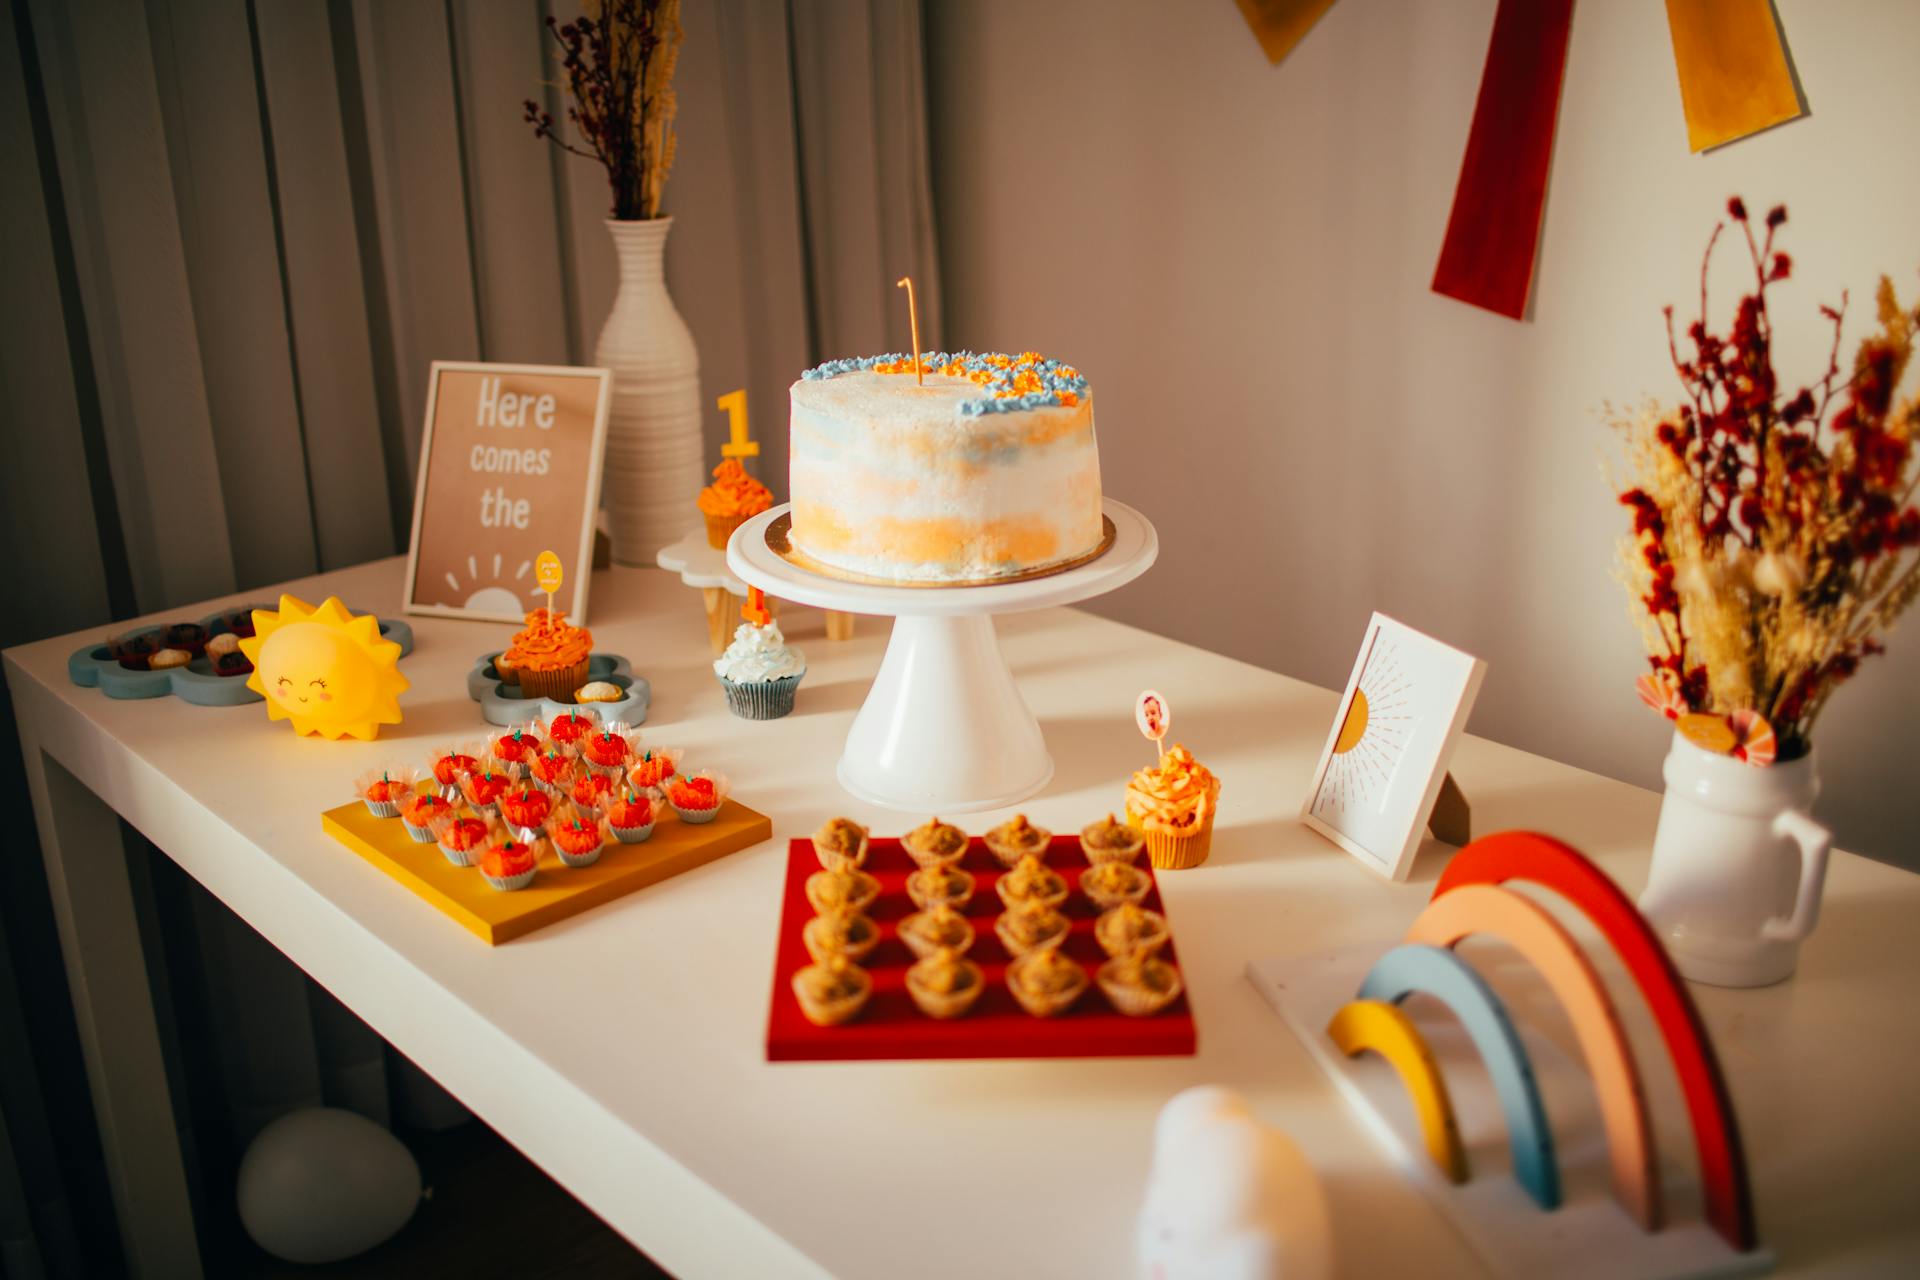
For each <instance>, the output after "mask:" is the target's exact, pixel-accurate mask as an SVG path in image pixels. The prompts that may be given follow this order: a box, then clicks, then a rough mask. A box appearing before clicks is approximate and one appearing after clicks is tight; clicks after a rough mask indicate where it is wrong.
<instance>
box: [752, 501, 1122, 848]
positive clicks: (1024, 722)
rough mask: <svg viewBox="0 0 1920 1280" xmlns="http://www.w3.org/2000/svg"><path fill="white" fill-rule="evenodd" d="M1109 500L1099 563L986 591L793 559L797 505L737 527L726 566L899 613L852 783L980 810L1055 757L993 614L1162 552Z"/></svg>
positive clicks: (867, 712) (1042, 780) (865, 719)
mask: <svg viewBox="0 0 1920 1280" xmlns="http://www.w3.org/2000/svg"><path fill="white" fill-rule="evenodd" d="M1104 505H1105V508H1106V514H1107V519H1109V520H1111V521H1112V522H1113V527H1114V541H1113V545H1112V546H1111V547H1109V548H1108V549H1107V551H1106V552H1105V553H1104V554H1103V555H1101V556H1100V557H1099V558H1098V559H1096V560H1094V561H1092V562H1090V563H1088V564H1084V565H1081V566H1079V567H1078V568H1074V569H1069V570H1067V571H1066V572H1064V573H1058V574H1054V575H1053V576H1051V577H1046V578H1036V579H1034V580H1032V581H1029V582H1011V583H999V584H995V585H992V586H982V587H940V588H934V587H882V586H867V585H863V584H860V583H853V582H841V581H839V580H837V579H834V578H828V577H823V576H822V575H820V574H817V573H813V572H811V571H809V570H807V569H803V568H801V567H800V566H798V565H794V564H790V563H788V562H787V561H786V560H785V559H784V558H782V557H781V556H780V555H779V554H778V553H776V552H775V551H773V549H772V548H770V547H768V546H767V536H766V535H767V526H768V525H770V524H772V523H773V522H774V521H775V520H777V519H779V518H780V517H781V516H782V515H784V514H785V513H786V511H787V508H786V507H785V506H779V507H775V508H774V509H773V510H771V511H768V512H764V513H763V514H761V515H758V516H755V517H754V518H753V519H751V520H749V521H747V523H745V524H743V525H741V526H740V528H738V529H736V530H735V531H734V534H733V538H732V540H731V541H730V542H729V543H728V544H727V567H728V568H729V569H731V570H732V571H733V572H734V573H735V574H737V575H738V576H739V577H740V578H742V579H743V580H745V581H746V582H749V583H751V584H752V585H754V586H756V587H759V588H760V589H761V590H762V591H765V592H766V593H768V594H769V595H774V596H778V597H780V598H781V599H783V600H792V601H794V602H795V603H797V604H809V605H813V606H815V607H816V608H821V609H837V610H840V611H842V612H845V613H866V614H873V615H876V616H879V617H891V618H893V619H894V624H893V639H892V640H891V641H890V642H889V643H888V645H887V655H886V657H885V659H883V660H882V662H881V663H880V673H879V674H878V675H877V676H875V677H874V680H873V688H872V689H870V690H869V691H868V692H867V700H866V702H865V704H864V705H862V706H861V708H860V714H859V715H857V716H855V717H854V721H853V728H852V730H851V731H849V732H848V734H847V746H846V750H845V753H844V754H842V755H841V757H840V768H839V777H840V785H841V786H843V787H845V788H846V789H847V790H848V791H849V792H850V793H852V794H853V795H854V796H855V797H857V798H858V799H861V800H865V801H868V802H869V803H872V804H877V805H883V806H885V807H887V808H890V809H904V810H906V811H908V812H911V813H969V812H973V811H977V810H981V809H999V808H1005V807H1006V806H1008V805H1012V804H1017V803H1019V802H1020V801H1022V800H1024V799H1026V798H1027V797H1028V796H1031V795H1034V794H1035V793H1037V792H1038V791H1039V790H1040V789H1041V788H1042V787H1045V786H1046V785H1047V783H1048V781H1050V780H1051V779H1052V777H1053V757H1052V756H1050V755H1048V754H1047V744H1046V741H1045V740H1044V739H1043V738H1042V737H1041V734H1040V725H1039V723H1038V722H1037V721H1036V720H1035V719H1034V718H1033V712H1032V711H1031V710H1029V709H1028V707H1027V703H1026V699H1024V698H1022V697H1021V696H1020V689H1019V686H1017V685H1016V684H1014V682H1013V673H1012V672H1011V671H1009V670H1008V669H1007V662H1006V659H1005V658H1003V657H1002V656H1001V654H1000V642H999V640H998V638H997V637H996V636H995V635H994V630H993V615H995V614H997V613H1022V612H1025V611H1027V610H1029V609H1047V608H1052V607H1053V606H1055V605H1065V604H1075V603H1078V602H1079V601H1082V600H1087V599H1090V598H1092V597H1094V596H1098V595H1104V594H1105V593H1107V592H1109V591H1112V590H1113V589H1115V588H1116V587H1121V586H1124V585H1126V584H1127V583H1129V582H1131V581H1133V580H1134V579H1135V578H1137V577H1139V576H1140V575H1141V574H1143V573H1145V572H1146V571H1147V570H1148V568H1150V567H1151V566H1152V564H1153V562H1154V559H1155V557H1157V556H1158V555H1159V554H1160V539H1159V537H1158V535H1156V534H1155V533H1154V531H1153V525H1152V524H1150V523H1149V522H1148V521H1147V518H1146V517H1145V516H1143V515H1141V514H1140V513H1139V512H1138V511H1135V510H1134V509H1133V508H1132V507H1129V506H1127V505H1125V504H1124V503H1120V502H1115V501H1114V500H1113V499H1111V498H1108V499H1106V500H1105V504H1104ZM801 696H802V698H804V697H805V696H806V695H805V694H804V693H803V694H802V695H801Z"/></svg>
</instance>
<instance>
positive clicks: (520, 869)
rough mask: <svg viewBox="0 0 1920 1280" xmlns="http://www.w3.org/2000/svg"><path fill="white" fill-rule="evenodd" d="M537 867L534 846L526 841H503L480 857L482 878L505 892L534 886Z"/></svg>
mask: <svg viewBox="0 0 1920 1280" xmlns="http://www.w3.org/2000/svg"><path fill="white" fill-rule="evenodd" d="M537 866H538V860H537V859H536V858H535V856H534V852H533V846H532V845H530V844H528V843H527V842H526V841H524V840H501V841H499V842H497V843H496V844H494V845H493V846H492V847H491V848H489V849H488V850H487V851H486V852H485V853H484V854H482V855H480V874H481V876H482V877H484V878H485V879H486V882H487V883H488V884H490V885H492V886H493V887H494V888H496V889H499V890H501V891H503V892H504V891H507V890H510V889H524V888H526V887H527V886H528V885H530V884H532V883H533V873H534V870H535V868H536V867H537Z"/></svg>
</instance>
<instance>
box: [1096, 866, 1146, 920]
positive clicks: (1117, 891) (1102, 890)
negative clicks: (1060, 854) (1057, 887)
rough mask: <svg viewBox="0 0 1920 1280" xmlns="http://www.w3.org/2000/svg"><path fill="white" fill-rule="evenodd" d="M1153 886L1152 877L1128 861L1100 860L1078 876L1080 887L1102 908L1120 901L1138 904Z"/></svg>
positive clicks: (1113, 905)
mask: <svg viewBox="0 0 1920 1280" xmlns="http://www.w3.org/2000/svg"><path fill="white" fill-rule="evenodd" d="M1151 888H1153V877H1152V876H1150V875H1148V874H1147V873H1146V872H1144V871H1142V870H1141V869H1140V868H1138V867H1136V866H1134V865H1133V864H1132V863H1130V862H1103V863H1101V864H1100V865H1099V866H1097V867H1088V868H1087V869H1086V870H1085V871H1084V872H1082V873H1081V875H1080V890H1081V892H1082V893H1085V894H1086V895H1087V897H1088V898H1090V899H1092V900H1093V905H1094V906H1096V907H1099V908H1100V909H1101V910H1102V911H1105V910H1107V909H1108V908H1109V907H1117V906H1119V905H1120V904H1121V903H1123V902H1133V903H1138V902H1139V901H1140V900H1141V899H1142V898H1144V897H1146V896H1147V891H1148V890H1149V889H1151Z"/></svg>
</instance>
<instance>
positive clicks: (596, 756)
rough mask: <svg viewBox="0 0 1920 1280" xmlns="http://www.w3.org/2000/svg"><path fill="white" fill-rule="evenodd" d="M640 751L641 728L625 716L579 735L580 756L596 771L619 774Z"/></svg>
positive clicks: (610, 775)
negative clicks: (626, 720) (622, 718)
mask: <svg viewBox="0 0 1920 1280" xmlns="http://www.w3.org/2000/svg"><path fill="white" fill-rule="evenodd" d="M639 754H640V731H639V730H638V729H636V728H634V727H633V726H632V725H629V724H628V723H626V722H625V721H624V720H613V721H610V722H608V723H606V724H603V725H601V726H600V727H599V728H597V729H595V730H594V731H593V732H592V733H589V734H588V735H587V736H586V737H584V738H582V739H580V758H581V759H582V760H584V761H586V764H587V767H588V768H589V769H592V770H593V771H594V772H595V773H604V774H606V775H607V776H608V777H611V778H616V779H617V778H619V777H620V776H621V775H622V774H624V773H625V772H626V771H627V766H628V765H631V764H632V763H633V761H634V758H635V757H636V756H638V755H639Z"/></svg>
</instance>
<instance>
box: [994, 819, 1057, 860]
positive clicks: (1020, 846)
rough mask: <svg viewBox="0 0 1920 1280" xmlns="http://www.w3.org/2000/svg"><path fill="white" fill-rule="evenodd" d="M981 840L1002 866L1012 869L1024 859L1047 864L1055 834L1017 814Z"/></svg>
mask: <svg viewBox="0 0 1920 1280" xmlns="http://www.w3.org/2000/svg"><path fill="white" fill-rule="evenodd" d="M981 840H982V841H983V842H984V843H985V844H986V846H987V852H988V853H991V854H992V855H993V856H994V858H995V859H996V860H997V861H998V862H999V863H1000V865H1001V866H1003V867H1008V868H1011V867H1014V866H1016V865H1018V864H1019V862H1020V860H1021V859H1023V858H1034V859H1037V860H1038V861H1041V862H1045V861H1046V860H1047V850H1048V849H1049V848H1050V847H1051V846H1052V844H1053V832H1051V831H1048V830H1047V829H1046V828H1045V827H1036V826H1034V825H1033V824H1032V823H1031V822H1028V821H1027V815H1026V814H1024V813H1016V814H1014V815H1013V817H1012V818H1010V819H1008V820H1007V821H1005V822H1003V823H1001V824H1000V825H999V826H997V827H994V828H993V829H992V830H990V831H988V832H987V833H986V834H985V835H984V836H982V837H981Z"/></svg>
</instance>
